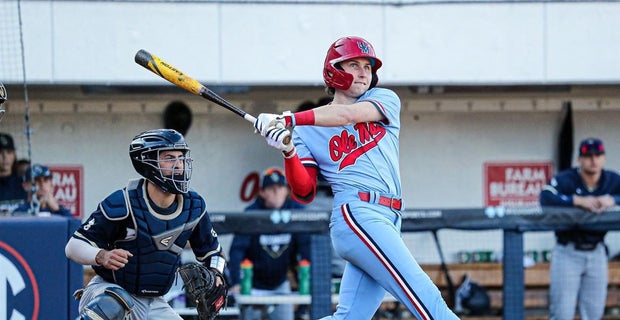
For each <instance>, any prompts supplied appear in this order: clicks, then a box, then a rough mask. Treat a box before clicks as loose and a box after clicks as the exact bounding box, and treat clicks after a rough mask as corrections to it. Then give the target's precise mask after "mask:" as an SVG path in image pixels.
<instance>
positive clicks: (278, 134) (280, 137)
mask: <svg viewBox="0 0 620 320" xmlns="http://www.w3.org/2000/svg"><path fill="white" fill-rule="evenodd" d="M290 136H291V133H290V132H289V131H288V130H286V129H284V128H279V129H278V128H276V127H273V129H272V130H270V131H269V132H268V134H267V136H266V137H265V141H267V144H268V145H270V146H271V147H273V148H276V149H278V150H280V151H281V152H282V154H284V157H285V158H287V159H288V158H291V157H293V156H294V155H295V153H296V150H295V145H294V144H293V139H291V137H290ZM286 137H289V139H288V143H285V142H284V140H285V138H286Z"/></svg>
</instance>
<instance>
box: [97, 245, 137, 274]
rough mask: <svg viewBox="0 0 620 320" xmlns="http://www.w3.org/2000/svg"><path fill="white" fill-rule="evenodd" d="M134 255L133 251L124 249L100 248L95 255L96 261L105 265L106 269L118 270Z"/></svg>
mask: <svg viewBox="0 0 620 320" xmlns="http://www.w3.org/2000/svg"><path fill="white" fill-rule="evenodd" d="M130 257H133V254H131V252H129V251H127V250H124V249H114V250H111V251H108V250H103V249H102V250H99V252H98V253H97V256H95V263H97V264H98V265H101V266H103V267H104V268H106V269H110V270H115V271H116V270H118V269H120V268H124V267H125V265H126V264H127V263H128V262H129V258H130Z"/></svg>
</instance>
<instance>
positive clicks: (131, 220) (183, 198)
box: [65, 129, 226, 320]
mask: <svg viewBox="0 0 620 320" xmlns="http://www.w3.org/2000/svg"><path fill="white" fill-rule="evenodd" d="M129 156H130V158H131V162H132V164H133V166H134V168H135V169H136V171H137V172H138V173H139V174H140V175H141V176H142V177H143V178H141V179H138V180H132V181H130V182H129V184H128V186H126V187H124V188H122V189H120V190H117V191H115V192H113V193H112V194H111V195H109V196H108V197H107V198H105V199H104V200H103V201H101V203H100V204H99V206H98V207H97V209H96V210H95V211H94V212H93V213H92V214H91V215H90V217H89V218H88V219H87V220H86V221H85V222H84V223H83V224H82V225H81V226H80V228H79V229H78V230H77V231H75V233H74V234H73V236H72V237H71V239H70V240H69V242H68V243H67V245H66V247H65V252H66V255H67V257H68V258H70V259H72V260H73V261H75V262H77V263H80V264H83V265H92V266H93V269H94V271H95V273H96V274H97V275H96V276H95V277H94V278H93V279H92V280H91V281H90V282H89V283H88V285H87V286H86V288H84V289H81V290H78V291H77V292H76V294H75V296H76V298H77V299H80V303H79V313H80V319H104V320H123V319H131V320H144V319H149V320H163V319H182V318H181V317H180V316H179V315H178V314H177V313H176V312H175V311H174V310H173V309H172V308H171V307H170V305H169V304H168V302H167V301H166V300H165V299H164V298H163V295H164V294H165V293H166V292H168V290H170V287H171V286H172V284H173V281H174V280H175V279H176V273H177V270H178V272H179V273H180V275H181V277H182V278H183V280H184V281H186V284H185V285H186V286H187V287H188V293H189V294H190V295H191V298H192V299H193V300H194V301H195V302H196V304H197V306H198V313H199V318H200V319H201V320H203V319H214V318H215V316H216V315H217V313H218V312H219V310H220V308H222V306H224V305H225V301H226V283H225V281H224V278H223V276H222V274H223V272H224V268H225V265H226V261H225V259H224V257H223V256H222V249H221V246H220V243H219V241H218V238H217V233H216V232H215V231H214V230H213V227H212V224H211V221H210V219H209V215H208V214H207V210H206V203H205V200H204V199H203V197H202V196H200V195H199V194H198V193H196V192H195V191H193V190H190V189H189V183H190V178H191V173H192V159H191V157H190V149H189V147H188V146H187V144H186V143H185V139H184V137H183V135H181V134H180V133H178V132H177V131H175V130H169V129H158V130H150V131H146V132H143V133H141V134H139V135H137V136H136V137H135V138H134V139H133V141H132V142H131V144H130V146H129ZM188 241H189V243H190V244H191V247H192V250H193V252H194V254H195V256H196V259H197V260H198V261H199V262H201V263H204V264H205V265H206V267H205V266H202V265H198V264H194V265H193V267H189V268H178V267H179V266H180V254H181V252H182V250H183V248H184V247H185V245H186V244H187V242H188Z"/></svg>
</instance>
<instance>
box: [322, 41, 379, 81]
mask: <svg viewBox="0 0 620 320" xmlns="http://www.w3.org/2000/svg"><path fill="white" fill-rule="evenodd" d="M355 58H368V59H369V60H370V63H371V65H372V81H371V82H370V88H372V87H374V86H376V85H377V82H378V80H379V78H378V77H377V70H378V69H379V68H381V65H382V64H383V63H381V60H379V58H377V56H376V55H375V49H374V48H373V47H372V45H371V44H370V43H369V42H368V41H366V40H364V39H362V38H360V37H344V38H340V39H338V40H336V42H334V43H333V44H332V45H331V46H330V47H329V50H327V56H326V57H325V63H324V66H323V80H324V81H325V84H326V85H327V87H328V88H335V89H338V90H347V89H349V88H350V87H351V84H352V83H353V75H351V74H349V73H347V72H344V71H343V70H342V68H341V67H340V65H339V64H340V63H341V62H343V61H345V60H350V59H355Z"/></svg>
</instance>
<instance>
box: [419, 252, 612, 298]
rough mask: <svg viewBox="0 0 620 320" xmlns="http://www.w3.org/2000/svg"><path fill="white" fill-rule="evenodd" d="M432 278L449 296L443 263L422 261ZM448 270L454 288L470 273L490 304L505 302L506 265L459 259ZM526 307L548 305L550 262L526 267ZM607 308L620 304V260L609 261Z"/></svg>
mask: <svg viewBox="0 0 620 320" xmlns="http://www.w3.org/2000/svg"><path fill="white" fill-rule="evenodd" d="M421 267H422V269H424V271H426V273H427V274H428V275H429V277H430V278H431V280H433V282H434V283H435V284H436V285H437V286H438V287H439V289H440V290H441V291H442V293H443V294H444V297H446V298H447V293H448V289H447V284H446V279H445V275H444V272H443V271H442V270H441V265H437V264H427V265H421ZM447 268H448V272H449V274H450V277H451V279H452V282H453V284H454V286H455V288H458V286H459V285H460V283H461V279H462V278H463V275H465V274H469V276H470V279H471V281H474V282H477V283H478V284H479V285H481V286H483V287H484V288H485V289H487V292H488V294H489V297H490V298H491V308H492V309H501V308H502V305H503V300H502V297H503V294H502V287H503V266H502V264H501V263H456V264H448V265H447ZM524 281H525V292H524V300H525V301H524V306H525V309H526V310H528V309H532V310H533V309H539V310H541V309H543V310H548V308H549V282H550V276H549V263H537V264H535V265H534V266H532V267H529V268H526V269H525V279H524ZM606 307H607V308H620V261H610V262H609V283H608V292H607V303H606Z"/></svg>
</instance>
